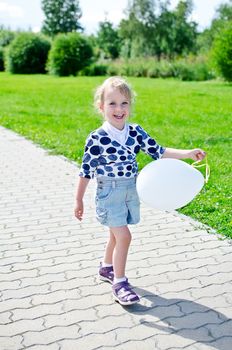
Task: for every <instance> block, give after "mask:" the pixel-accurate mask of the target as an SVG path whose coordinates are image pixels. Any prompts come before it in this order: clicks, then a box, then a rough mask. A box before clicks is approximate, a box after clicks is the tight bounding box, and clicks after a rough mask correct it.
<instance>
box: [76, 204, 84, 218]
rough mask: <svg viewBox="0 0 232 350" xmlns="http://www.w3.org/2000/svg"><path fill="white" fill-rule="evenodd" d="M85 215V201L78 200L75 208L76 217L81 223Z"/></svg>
mask: <svg viewBox="0 0 232 350" xmlns="http://www.w3.org/2000/svg"><path fill="white" fill-rule="evenodd" d="M83 213H84V205H83V201H82V200H77V201H76V205H75V208H74V215H75V217H76V218H77V219H78V220H79V221H81V220H82V218H83Z"/></svg>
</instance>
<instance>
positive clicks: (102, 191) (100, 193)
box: [96, 186, 113, 200]
mask: <svg viewBox="0 0 232 350" xmlns="http://www.w3.org/2000/svg"><path fill="white" fill-rule="evenodd" d="M112 191H113V188H112V187H111V186H105V187H103V186H98V187H97V192H96V199H97V200H104V199H108V198H109V197H110V195H111V193H112Z"/></svg>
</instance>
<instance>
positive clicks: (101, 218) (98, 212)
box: [96, 207, 107, 225]
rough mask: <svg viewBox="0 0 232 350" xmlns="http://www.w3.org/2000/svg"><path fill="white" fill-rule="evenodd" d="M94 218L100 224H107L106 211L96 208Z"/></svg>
mask: <svg viewBox="0 0 232 350" xmlns="http://www.w3.org/2000/svg"><path fill="white" fill-rule="evenodd" d="M96 218H97V220H98V221H99V222H100V224H102V225H105V224H106V223H107V209H104V208H99V207H97V208H96Z"/></svg>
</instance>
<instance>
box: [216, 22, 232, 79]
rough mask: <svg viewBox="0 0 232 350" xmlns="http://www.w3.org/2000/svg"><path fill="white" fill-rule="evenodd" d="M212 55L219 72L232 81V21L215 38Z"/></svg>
mask: <svg viewBox="0 0 232 350" xmlns="http://www.w3.org/2000/svg"><path fill="white" fill-rule="evenodd" d="M212 56H213V61H214V63H215V66H216V68H217V70H218V72H219V74H221V75H222V76H223V78H224V79H225V80H227V81H232V21H230V22H229V25H228V27H226V28H225V29H224V30H222V31H221V32H220V33H219V35H218V37H217V38H216V39H215V41H214V44H213V49H212Z"/></svg>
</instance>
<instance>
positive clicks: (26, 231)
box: [0, 127, 232, 350]
mask: <svg viewBox="0 0 232 350" xmlns="http://www.w3.org/2000/svg"><path fill="white" fill-rule="evenodd" d="M77 174H78V169H77V167H76V166H75V164H73V163H71V162H69V161H67V160H65V159H64V158H62V157H57V156H53V155H49V154H48V153H47V152H46V151H44V150H42V149H41V148H39V147H37V146H36V145H34V144H32V143H31V142H29V141H27V140H25V139H24V138H23V137H21V136H18V135H16V134H15V133H13V132H11V131H8V130H6V129H4V128H2V127H0V232H1V234H0V243H1V246H0V247H1V248H0V265H1V266H0V291H1V292H0V298H1V299H0V300H1V302H0V350H20V349H31V350H79V349H83V350H92V349H120V350H127V349H128V350H135V349H139V350H151V349H154V350H156V349H157V350H168V349H169V350H171V349H172V350H174V349H186V350H208V349H218V350H231V349H232V319H231V317H232V283H231V281H232V254H231V244H230V242H229V241H228V240H221V239H219V237H218V236H217V235H216V234H212V233H211V234H209V233H207V231H206V229H205V228H203V227H202V226H201V225H200V224H199V223H196V222H194V221H192V220H191V219H189V218H186V217H183V216H180V215H178V214H177V213H165V212H158V211H155V210H151V209H149V208H147V207H144V206H143V207H142V212H141V214H142V220H141V223H140V224H139V225H137V226H135V227H133V242H132V246H131V249H130V254H129V260H128V268H127V276H128V277H129V279H130V282H131V284H132V285H134V286H136V291H137V292H138V293H139V294H140V295H141V296H142V299H141V303H140V304H137V305H134V306H132V307H122V306H120V305H119V304H117V303H116V302H114V301H113V299H112V295H111V286H110V284H107V283H104V282H99V281H98V278H97V270H98V265H99V261H100V260H101V259H102V255H103V249H104V244H105V242H106V239H107V231H106V229H105V228H102V227H101V226H100V225H99V224H98V223H97V221H96V220H95V217H94V199H93V191H94V187H95V185H94V182H92V184H91V185H90V187H89V189H88V192H87V195H86V201H85V203H86V204H85V207H86V215H85V220H84V221H83V223H81V224H80V223H79V222H78V221H77V220H76V219H75V218H74V217H73V204H74V201H73V199H74V190H75V183H76V179H77Z"/></svg>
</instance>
